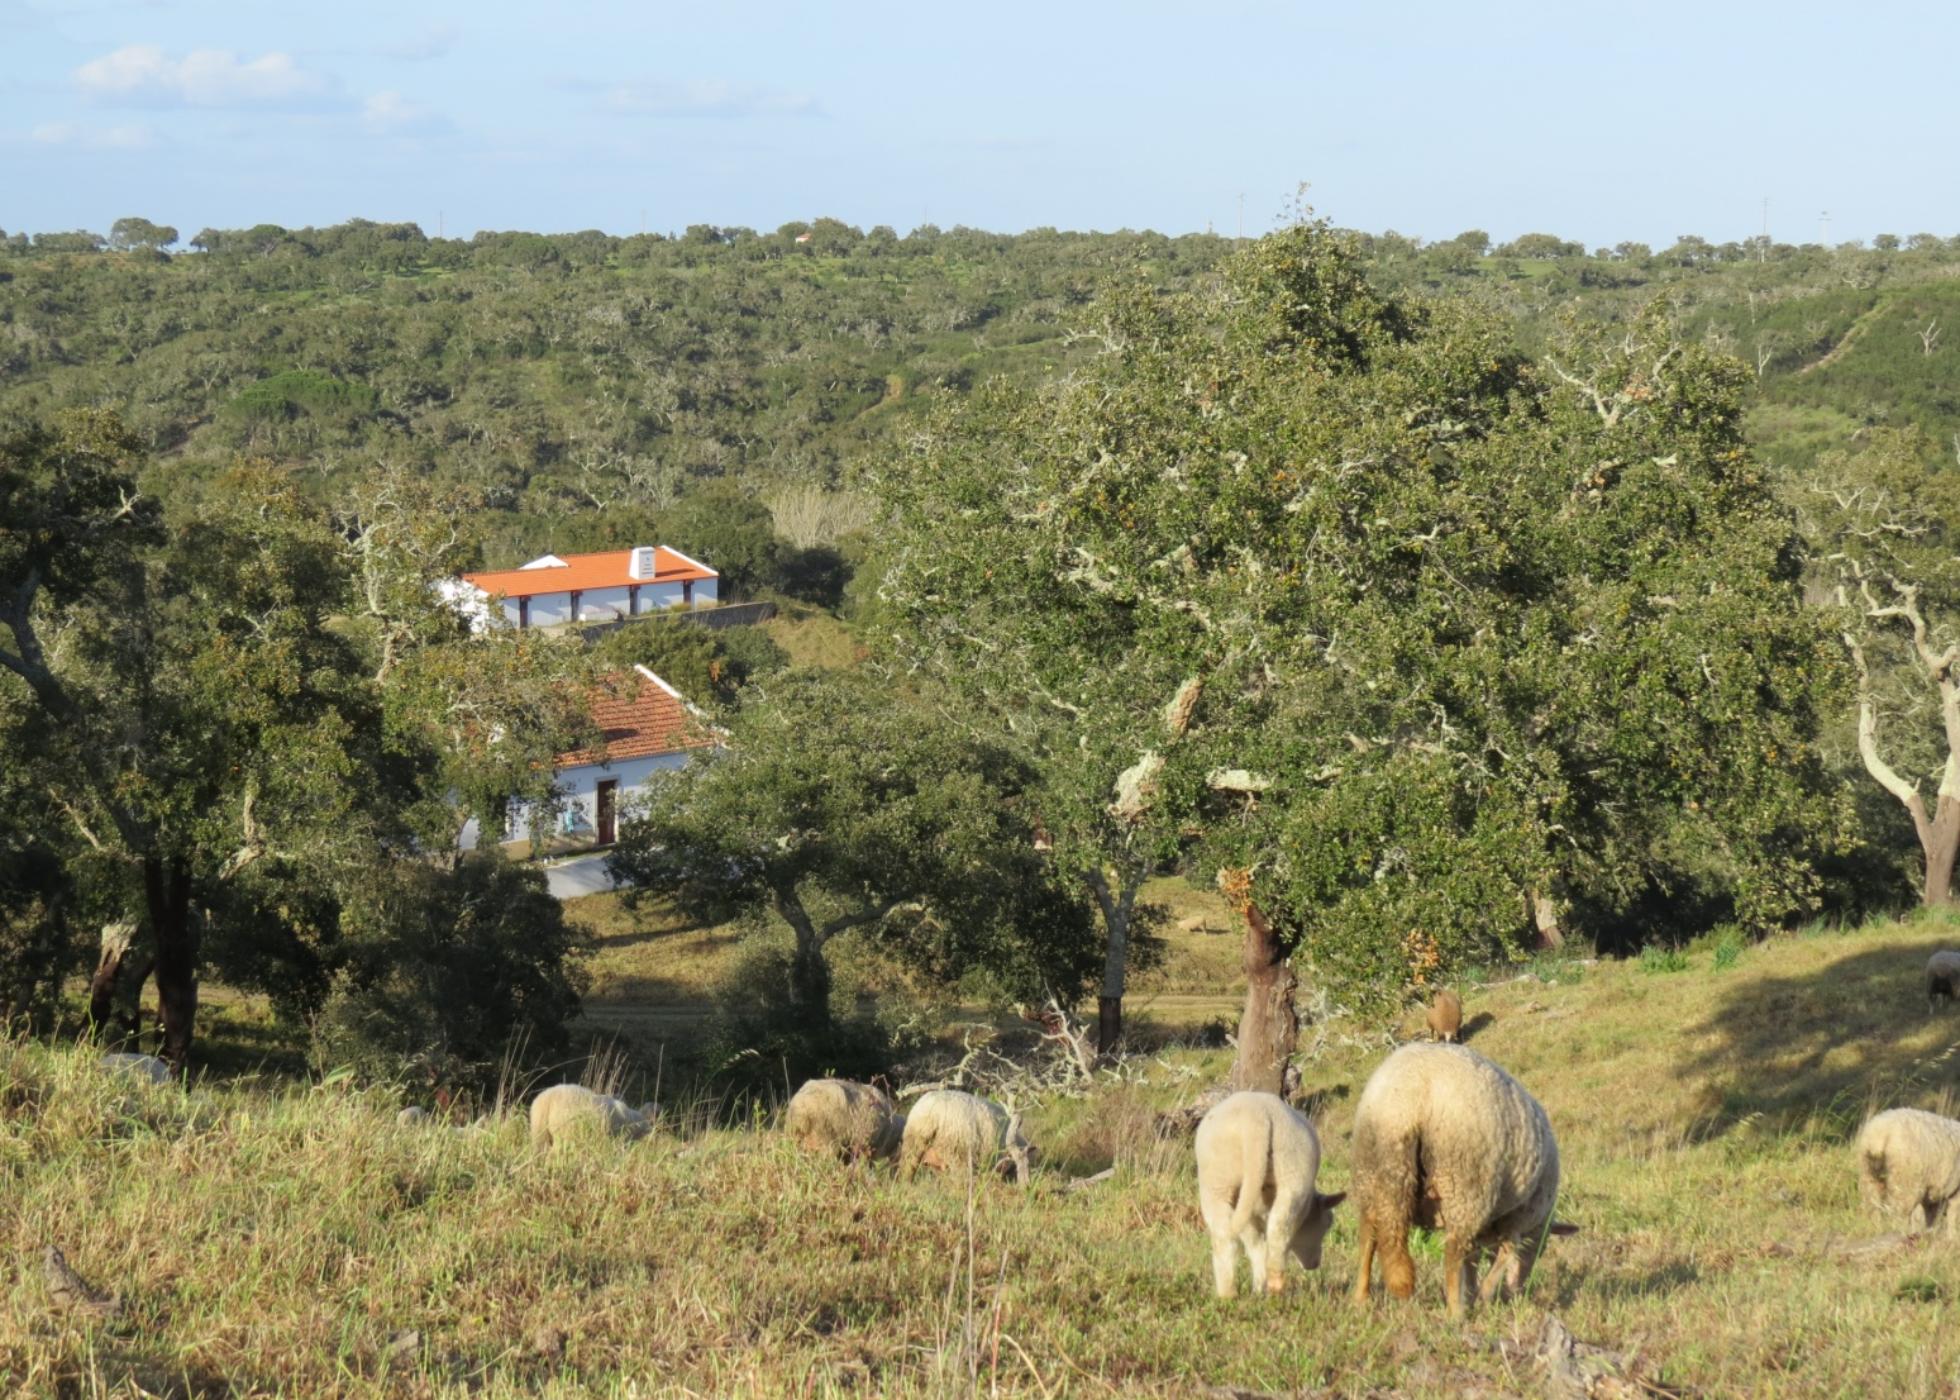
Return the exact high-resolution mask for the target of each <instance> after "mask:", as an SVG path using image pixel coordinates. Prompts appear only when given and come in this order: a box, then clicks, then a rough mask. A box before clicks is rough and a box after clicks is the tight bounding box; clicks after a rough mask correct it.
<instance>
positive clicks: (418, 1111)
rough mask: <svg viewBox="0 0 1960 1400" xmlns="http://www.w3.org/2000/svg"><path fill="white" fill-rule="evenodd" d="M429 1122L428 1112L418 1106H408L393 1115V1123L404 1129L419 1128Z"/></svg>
mask: <svg viewBox="0 0 1960 1400" xmlns="http://www.w3.org/2000/svg"><path fill="white" fill-rule="evenodd" d="M428 1121H429V1110H428V1109H426V1108H424V1107H422V1105H420V1104H410V1105H409V1106H408V1107H407V1108H404V1109H403V1110H402V1111H401V1112H400V1113H397V1114H396V1115H395V1122H396V1123H398V1124H399V1125H401V1126H402V1127H404V1128H419V1127H420V1126H421V1125H422V1124H424V1123H426V1122H428Z"/></svg>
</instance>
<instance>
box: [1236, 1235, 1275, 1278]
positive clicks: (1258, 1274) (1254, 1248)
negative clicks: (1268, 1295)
mask: <svg viewBox="0 0 1960 1400" xmlns="http://www.w3.org/2000/svg"><path fill="white" fill-rule="evenodd" d="M1239 1245H1240V1247H1241V1248H1243V1249H1244V1250H1245V1258H1246V1262H1247V1263H1248V1264H1250V1265H1251V1266H1252V1287H1253V1288H1254V1290H1255V1291H1256V1290H1257V1289H1258V1287H1259V1285H1260V1282H1261V1281H1262V1280H1263V1281H1264V1282H1265V1284H1266V1288H1267V1291H1269V1292H1277V1291H1278V1290H1277V1289H1274V1288H1273V1285H1272V1280H1271V1279H1268V1278H1267V1277H1266V1235H1265V1232H1264V1231H1262V1230H1261V1229H1259V1227H1258V1226H1256V1225H1248V1226H1246V1227H1245V1229H1244V1231H1242V1232H1241V1233H1240V1235H1239ZM1282 1259H1283V1257H1282Z"/></svg>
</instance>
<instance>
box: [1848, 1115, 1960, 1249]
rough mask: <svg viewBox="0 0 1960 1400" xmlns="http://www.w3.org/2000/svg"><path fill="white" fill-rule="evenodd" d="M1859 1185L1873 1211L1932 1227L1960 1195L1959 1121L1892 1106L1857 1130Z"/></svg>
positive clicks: (1949, 1216)
mask: <svg viewBox="0 0 1960 1400" xmlns="http://www.w3.org/2000/svg"><path fill="white" fill-rule="evenodd" d="M1858 1184H1859V1189H1860V1191H1861V1192H1862V1194H1863V1196H1864V1198H1865V1201H1866V1203H1867V1204H1868V1205H1870V1206H1872V1207H1873V1208H1874V1209H1877V1210H1882V1211H1886V1212H1888V1213H1890V1214H1894V1215H1903V1216H1911V1217H1914V1220H1913V1223H1914V1224H1915V1225H1930V1224H1932V1223H1933V1221H1934V1220H1935V1219H1937V1218H1939V1217H1940V1216H1942V1215H1944V1216H1945V1218H1946V1220H1945V1223H1946V1228H1947V1229H1948V1230H1949V1231H1951V1230H1953V1229H1955V1227H1956V1221H1957V1220H1960V1217H1956V1215H1955V1214H1954V1213H1953V1212H1951V1211H1950V1210H1948V1209H1947V1207H1948V1205H1949V1203H1950V1202H1951V1201H1952V1200H1953V1198H1954V1197H1955V1196H1960V1122H1955V1121H1954V1120H1953V1119H1951V1118H1942V1117H1941V1116H1940V1115H1939V1114H1937V1113H1926V1112H1923V1111H1922V1110H1920V1109H1917V1108H1890V1109H1887V1110H1886V1111H1885V1112H1883V1113H1880V1114H1876V1115H1874V1116H1873V1117H1872V1118H1871V1119H1869V1120H1868V1121H1867V1122H1866V1123H1865V1126H1864V1127H1863V1128H1861V1129H1859V1131H1858Z"/></svg>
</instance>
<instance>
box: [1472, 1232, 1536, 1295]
mask: <svg viewBox="0 0 1960 1400" xmlns="http://www.w3.org/2000/svg"><path fill="white" fill-rule="evenodd" d="M1529 1268H1530V1266H1529V1265H1528V1264H1526V1263H1524V1251H1523V1250H1520V1249H1519V1248H1518V1245H1517V1241H1515V1240H1506V1241H1504V1243H1503V1244H1501V1245H1499V1246H1498V1247H1497V1253H1496V1254H1494V1255H1492V1256H1491V1261H1490V1270H1489V1272H1488V1273H1486V1274H1485V1275H1484V1281H1483V1283H1482V1284H1481V1285H1480V1286H1479V1287H1478V1289H1477V1301H1478V1302H1479V1303H1488V1302H1490V1301H1491V1300H1492V1299H1494V1298H1502V1297H1504V1296H1506V1295H1507V1294H1510V1293H1514V1292H1516V1291H1517V1290H1518V1288H1519V1287H1520V1286H1521V1284H1522V1278H1521V1277H1520V1270H1525V1271H1528V1270H1529Z"/></svg>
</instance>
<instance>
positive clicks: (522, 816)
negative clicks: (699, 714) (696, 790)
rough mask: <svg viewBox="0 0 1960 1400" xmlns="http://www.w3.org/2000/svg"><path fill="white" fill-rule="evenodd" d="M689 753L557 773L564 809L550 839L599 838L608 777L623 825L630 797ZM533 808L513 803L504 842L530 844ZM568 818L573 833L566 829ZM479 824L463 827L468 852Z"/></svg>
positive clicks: (587, 840) (554, 821) (684, 760)
mask: <svg viewBox="0 0 1960 1400" xmlns="http://www.w3.org/2000/svg"><path fill="white" fill-rule="evenodd" d="M690 756H691V755H690V754H689V753H659V754H652V755H650V756H648V757H646V758H629V759H626V760H624V761H623V762H620V763H614V764H610V765H601V764H597V763H588V764H582V765H580V766H579V767H577V768H561V769H559V770H558V776H557V781H556V783H555V784H554V786H556V787H557V789H558V792H559V794H560V796H561V797H562V798H563V799H564V807H563V810H561V811H560V813H559V814H558V815H557V816H556V817H555V818H553V819H552V824H551V826H550V829H549V830H548V831H547V832H546V833H545V834H546V835H547V836H559V837H563V838H565V839H567V840H578V841H582V842H585V843H591V842H594V841H597V840H598V839H599V784H600V782H601V781H603V780H604V779H607V778H616V779H618V780H619V799H618V800H619V805H618V808H617V811H618V813H619V819H620V822H621V823H622V824H624V821H625V817H626V802H627V799H628V798H629V797H631V796H632V795H633V794H634V793H636V792H638V791H639V790H640V789H641V788H642V787H644V786H645V785H646V782H647V780H648V779H649V778H651V777H653V776H654V775H655V774H657V773H662V772H671V771H672V770H674V769H676V768H680V767H683V766H685V765H686V763H687V760H688V758H689V757H690ZM531 805H532V804H530V803H528V802H513V803H511V804H510V816H509V818H508V821H507V824H506V827H505V830H504V836H503V839H504V840H506V841H527V840H529V839H530V836H531ZM567 819H569V820H570V823H571V830H569V831H567V830H566V823H567ZM481 835H482V833H481V832H479V831H478V829H477V824H476V821H475V819H474V818H472V819H471V820H470V822H469V824H468V825H467V826H465V827H464V828H463V835H462V840H461V842H460V845H461V846H462V848H463V849H464V850H466V851H473V850H475V849H476V843H477V841H478V840H479V839H481Z"/></svg>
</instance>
